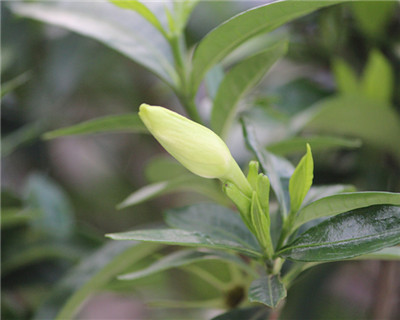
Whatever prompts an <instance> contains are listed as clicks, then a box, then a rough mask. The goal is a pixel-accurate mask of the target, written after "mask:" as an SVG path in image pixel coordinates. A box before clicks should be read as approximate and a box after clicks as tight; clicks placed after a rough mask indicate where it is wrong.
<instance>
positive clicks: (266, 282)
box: [249, 275, 286, 308]
mask: <svg viewBox="0 0 400 320" xmlns="http://www.w3.org/2000/svg"><path fill="white" fill-rule="evenodd" d="M285 297H286V289H285V286H284V285H283V284H282V282H281V281H280V279H279V278H278V276H276V275H275V276H264V277H262V278H259V279H257V280H254V281H253V283H252V284H251V285H250V289H249V300H250V301H251V302H259V303H262V304H265V305H266V306H268V307H270V308H275V307H277V306H278V304H279V302H280V301H281V300H282V299H284V298H285Z"/></svg>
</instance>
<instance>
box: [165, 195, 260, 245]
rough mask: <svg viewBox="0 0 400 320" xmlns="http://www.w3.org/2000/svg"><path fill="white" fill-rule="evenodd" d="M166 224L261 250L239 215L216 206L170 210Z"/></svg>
mask: <svg viewBox="0 0 400 320" xmlns="http://www.w3.org/2000/svg"><path fill="white" fill-rule="evenodd" d="M165 222H166V223H167V224H168V225H169V226H171V227H173V228H179V229H184V230H188V231H194V232H196V231H199V232H202V233H204V234H206V235H208V236H210V237H212V238H213V240H214V239H216V238H221V239H224V240H229V241H232V242H237V243H240V244H242V245H243V246H245V247H250V248H252V249H254V250H256V251H257V250H259V245H258V243H257V240H256V239H255V238H254V236H253V234H252V233H251V232H250V231H249V230H248V229H247V228H246V226H245V224H244V223H243V221H242V219H241V218H240V217H239V215H238V214H236V213H235V212H233V211H232V210H230V209H228V208H225V207H222V206H219V205H216V204H211V203H199V204H194V205H191V206H186V207H183V208H178V209H171V210H168V211H167V212H166V213H165Z"/></svg>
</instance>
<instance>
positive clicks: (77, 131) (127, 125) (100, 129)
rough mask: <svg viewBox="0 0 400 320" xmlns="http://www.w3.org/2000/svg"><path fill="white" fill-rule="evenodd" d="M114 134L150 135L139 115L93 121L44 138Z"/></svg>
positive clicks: (48, 133)
mask: <svg viewBox="0 0 400 320" xmlns="http://www.w3.org/2000/svg"><path fill="white" fill-rule="evenodd" d="M112 132H133V133H148V131H147V129H146V127H145V126H144V124H143V122H142V121H141V120H140V119H139V116H138V115H137V114H123V115H115V116H106V117H101V118H97V119H92V120H88V121H85V122H81V123H79V124H76V125H73V126H70V127H66V128H62V129H57V130H54V131H50V132H46V133H45V134H44V135H43V138H44V139H54V138H58V137H65V136H73V135H84V134H95V133H112Z"/></svg>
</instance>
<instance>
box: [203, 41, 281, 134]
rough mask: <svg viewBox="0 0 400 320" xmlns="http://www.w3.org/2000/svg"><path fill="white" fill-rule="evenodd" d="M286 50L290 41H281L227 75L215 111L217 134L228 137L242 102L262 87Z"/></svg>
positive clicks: (215, 129)
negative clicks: (263, 80) (268, 73)
mask: <svg viewBox="0 0 400 320" xmlns="http://www.w3.org/2000/svg"><path fill="white" fill-rule="evenodd" d="M286 49H287V41H286V40H283V41H282V40H281V41H280V42H278V43H276V44H274V45H273V46H271V47H270V48H268V49H267V50H263V51H262V52H260V53H257V54H255V55H254V56H252V57H249V58H247V59H245V60H243V61H241V62H239V63H238V64H237V65H236V66H234V67H233V68H232V69H231V70H230V71H229V72H228V73H227V74H226V75H225V77H224V79H223V80H222V82H221V84H220V85H219V87H218V92H217V94H216V96H215V100H214V104H213V108H212V112H211V127H212V129H213V130H214V131H215V132H216V133H217V134H219V135H221V136H223V137H224V136H226V134H227V130H228V129H229V126H230V124H231V123H232V121H233V118H234V116H235V111H236V106H237V104H238V102H239V100H240V99H241V98H242V97H243V95H245V94H246V92H248V91H249V90H250V89H251V88H253V87H254V86H256V85H257V84H258V82H259V81H260V80H261V79H262V78H263V77H264V75H265V74H266V72H267V71H268V70H269V69H270V68H271V66H272V65H273V64H274V63H275V62H276V61H277V60H278V59H279V58H280V57H281V56H282V55H283V54H284V53H285V52H286Z"/></svg>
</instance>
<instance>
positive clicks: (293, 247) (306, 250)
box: [277, 205, 400, 261]
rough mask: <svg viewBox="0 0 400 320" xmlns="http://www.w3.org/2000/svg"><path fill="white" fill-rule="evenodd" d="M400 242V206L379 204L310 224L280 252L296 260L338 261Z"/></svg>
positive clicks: (285, 256) (281, 254)
mask: <svg viewBox="0 0 400 320" xmlns="http://www.w3.org/2000/svg"><path fill="white" fill-rule="evenodd" d="M399 242H400V207H399V206H390V205H376V206H370V207H366V208H360V209H356V210H353V211H349V212H346V213H342V214H340V215H337V216H334V217H332V218H330V219H328V220H325V221H323V222H321V223H320V224H318V225H316V226H315V227H312V228H310V229H309V230H307V231H306V232H305V233H303V234H301V235H300V236H299V237H298V238H296V239H295V240H294V241H293V242H292V243H290V244H288V245H287V246H286V247H284V248H283V249H281V250H280V251H279V252H278V253H277V255H278V256H281V257H284V258H287V259H291V260H297V261H336V260H343V259H348V258H353V257H356V256H360V255H363V254H366V253H371V252H374V251H378V250H381V249H383V248H386V247H390V246H394V245H396V244H398V243H399Z"/></svg>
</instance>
